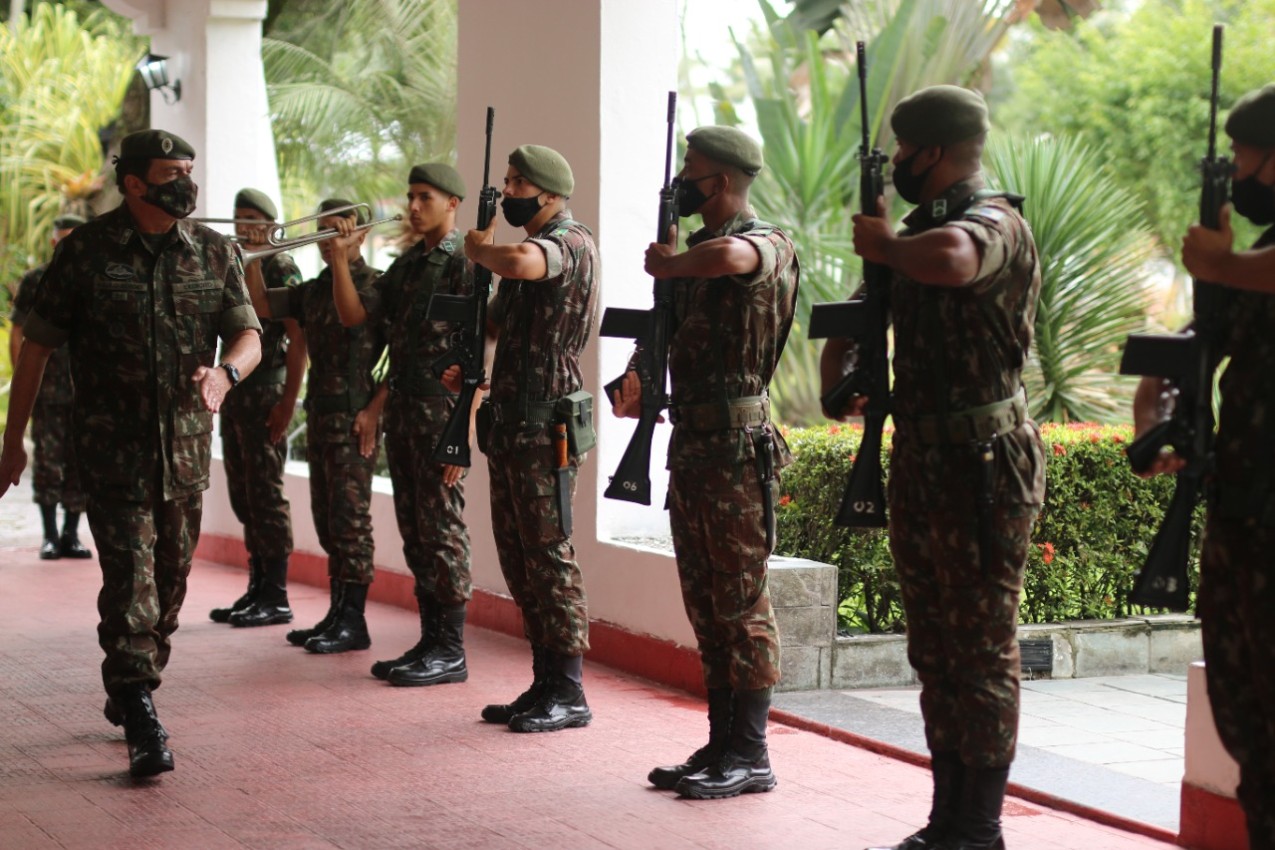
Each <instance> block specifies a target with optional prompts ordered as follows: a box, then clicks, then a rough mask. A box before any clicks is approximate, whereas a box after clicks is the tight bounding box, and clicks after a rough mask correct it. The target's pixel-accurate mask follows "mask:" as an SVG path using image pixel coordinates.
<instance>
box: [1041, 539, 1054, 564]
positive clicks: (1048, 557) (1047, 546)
mask: <svg viewBox="0 0 1275 850" xmlns="http://www.w3.org/2000/svg"><path fill="white" fill-rule="evenodd" d="M1037 547H1038V548H1039V549H1040V559H1041V560H1042V561H1044V562H1045V563H1046V564H1052V563H1053V562H1054V544H1052V543H1038V544H1037Z"/></svg>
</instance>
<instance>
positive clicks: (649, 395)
mask: <svg viewBox="0 0 1275 850" xmlns="http://www.w3.org/2000/svg"><path fill="white" fill-rule="evenodd" d="M676 113H677V93H676V92H669V93H668V138H667V141H666V142H665V146H664V187H663V188H662V189H660V214H659V224H658V231H657V235H656V241H658V242H664V241H666V240H667V239H668V238H669V233H670V231H671V229H672V228H673V227H674V226H675V225H676V224H677V197H676V195H677V190H676V188H675V187H674V186H673V181H672V176H673V122H674V118H675V116H676ZM654 299H655V303H654V304H653V305H652V307H651V309H649V310H630V309H624V308H618V307H609V308H607V311H606V312H605V313H603V314H602V325H601V327H600V328H599V330H598V335H599V336H609V337H619V338H622V339H632V340H634V341H636V342H637V343H638V345H639V350H638V360H637V373H638V378H639V379H640V380H641V382H642V409H641V416H640V417H639V419H638V424H637V429H636V430H634V432H633V436H632V437H631V438H630V439H629V445H628V447H627V448H626V449H625V450H624V456H623V457H622V458H620V465H619V466H618V467H617V468H616V470H615V475H613V476H611V483H610V485H609V486H608V487H607V488H606V491H605V492H604V493H603V494H602V495H604V496H606V497H607V498H608V499H620V500H623V501H626V502H637V503H639V504H643V505H649V504H651V438H652V437H653V436H654V435H655V425H656V423H657V422H658V421H659V418H660V411H661V410H663V409H664V408H666V407H668V405H669V396H668V345H669V329H670V328H671V327H672V324H673V281H672V280H671V279H669V280H660V279H659V278H656V279H655V287H654ZM623 380H624V376H623V375H621V376H620V377H619V378H617V379H616V380H614V381H612V382H611V383H609V384H607V385H606V392H607V395H608V396H610V395H611V394H612V393H614V392H615V391H616V390H617V389H618V388H619V385H620V382H621V381H623Z"/></svg>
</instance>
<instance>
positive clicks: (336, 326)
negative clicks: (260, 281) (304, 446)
mask: <svg viewBox="0 0 1275 850" xmlns="http://www.w3.org/2000/svg"><path fill="white" fill-rule="evenodd" d="M379 274H380V271H379V270H377V269H374V268H372V267H371V266H369V265H368V264H367V263H365V262H364V261H363V258H362V257H359V258H358V259H356V260H354V262H352V263H350V277H351V278H352V279H353V280H354V288H355V289H356V290H357V291H358V294H359V300H360V301H362V302H363V308H364V309H365V310H367V313H368V320H367V321H366V322H364V323H363V324H361V325H359V326H358V327H356V328H347V327H344V326H343V325H342V324H341V318H340V317H339V316H338V315H337V312H336V304H334V303H333V301H332V269H331V268H324V269H323V271H322V272H320V273H319V276H318V277H316V278H314V279H313V280H308V281H306V282H305V283H303V284H301V285H300V286H294V287H286V288H282V289H268V290H266V297H267V298H268V299H269V300H270V312H271V314H272V315H273V316H274V317H275V318H277V319H296V320H297V322H299V323H300V325H301V327H302V328H304V329H305V343H306V350H307V351H308V352H309V354H310V371H309V375H308V377H307V379H306V397H305V409H306V431H307V434H308V435H309V437H310V438H311V439H314V440H319V441H322V442H335V443H352V442H355V441H356V439H357V438H356V437H355V435H354V432H353V430H352V429H353V427H354V415H355V414H356V413H358V412H359V411H360V410H362V409H363V408H364V407H366V406H367V403H368V402H369V401H370V400H371V398H372V393H373V392H374V391H375V389H376V380H375V379H374V378H373V377H372V368H373V367H374V366H376V363H377V361H378V360H380V359H381V352H382V351H384V350H385V333H384V329H383V326H382V324H381V295H380V292H379V291H378V290H377V288H376V278H377V276H378V275H379Z"/></svg>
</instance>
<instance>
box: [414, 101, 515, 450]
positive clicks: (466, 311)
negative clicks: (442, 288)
mask: <svg viewBox="0 0 1275 850" xmlns="http://www.w3.org/2000/svg"><path fill="white" fill-rule="evenodd" d="M495 123H496V110H495V109H493V108H492V107H490V106H489V107H487V149H486V152H485V153H484V154H483V190H482V192H481V193H479V195H478V229H479V230H486V229H487V228H488V226H490V225H491V222H492V219H494V218H495V217H496V199H497V198H498V197H500V193H499V192H497V191H496V188H495V187H494V186H491V185H489V178H490V177H491V131H492V127H493V126H494V125H495ZM490 297H491V270H490V269H486V268H483V267H482V266H480V265H475V266H474V291H473V293H472V294H470V295H444V294H441V293H436V294H434V295H433V296H432V297H431V298H430V299H429V308H428V310H427V311H426V314H425V316H426V318H427V319H429V320H430V321H431V322H450V323H451V324H453V325H457V326H458V329H457V331H456V333H455V334H454V338H455V343H454V344H453V345H452V347H451V349H450V350H449V351H448V352H447V353H446V354H444V355H443V356H442V357H440V358H438V359H437V360H435V361H434V362H433V363H431V364H430V369H431V370H432V371H433V373H434V375H435V376H436V377H439V378H441V377H442V376H443V373H444V372H445V371H447V369H448V367H450V366H460V370H461V386H460V393H459V394H458V395H457V396H456V408H455V409H454V410H452V413H451V416H449V417H448V419H447V425H446V426H445V427H444V428H443V434H442V436H441V437H440V438H439V440H438V445H437V446H435V447H434V455H433V459H434V461H435V462H436V463H446V464H451V465H452V466H470V465H471V461H470V457H469V412H470V408H472V407H473V405H474V394H475V393H477V392H478V391H479V388H480V387H481V386H482V385H483V384H485V383H487V371H486V368H485V364H484V362H483V356H484V354H485V353H486V348H487V299H488V298H490Z"/></svg>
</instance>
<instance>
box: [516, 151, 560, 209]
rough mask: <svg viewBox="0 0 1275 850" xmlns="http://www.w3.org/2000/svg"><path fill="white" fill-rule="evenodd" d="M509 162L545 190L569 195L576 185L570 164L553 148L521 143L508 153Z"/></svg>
mask: <svg viewBox="0 0 1275 850" xmlns="http://www.w3.org/2000/svg"><path fill="white" fill-rule="evenodd" d="M509 164H510V165H512V166H513V167H514V168H516V169H518V172H519V173H520V174H522V176H523V177H526V178H527V179H528V180H530V181H531V182H532V183H534V184H535V185H537V186H539V187H540V188H541V189H544V190H545V191H546V192H552V193H553V194H555V195H562V196H563V197H570V195H571V190H572V189H574V188H575V187H576V179H575V176H574V175H573V174H572V173H571V165H570V164H568V162H567V160H566V159H565V158H564V157H563V156H562V154H560V153H558V152H557V151H556V150H554V149H553V148H546V147H544V146H543V145H522V146H521V147H518V148H515V149H514V152H513V153H511V154H510V155H509Z"/></svg>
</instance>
